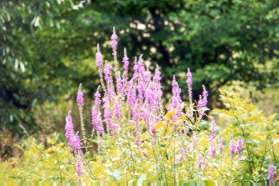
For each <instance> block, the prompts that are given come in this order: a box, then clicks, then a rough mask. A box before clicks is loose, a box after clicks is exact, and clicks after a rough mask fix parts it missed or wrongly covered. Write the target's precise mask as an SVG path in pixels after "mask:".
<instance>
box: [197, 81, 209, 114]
mask: <svg viewBox="0 0 279 186" xmlns="http://www.w3.org/2000/svg"><path fill="white" fill-rule="evenodd" d="M202 87H203V91H202V94H201V95H200V96H199V100H198V105H197V107H198V113H199V117H200V119H201V118H202V116H203V115H204V112H205V111H206V110H207V103H208V100H207V98H208V92H207V90H206V88H205V86H204V85H203V86H202Z"/></svg>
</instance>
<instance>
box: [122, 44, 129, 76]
mask: <svg viewBox="0 0 279 186" xmlns="http://www.w3.org/2000/svg"><path fill="white" fill-rule="evenodd" d="M122 62H123V68H124V74H125V76H127V75H128V71H129V58H128V56H127V51H126V48H124V57H123V59H122Z"/></svg>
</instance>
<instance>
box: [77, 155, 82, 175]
mask: <svg viewBox="0 0 279 186" xmlns="http://www.w3.org/2000/svg"><path fill="white" fill-rule="evenodd" d="M76 173H77V175H78V177H80V176H82V161H81V159H80V158H78V159H77V162H76Z"/></svg>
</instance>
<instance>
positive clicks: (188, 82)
mask: <svg viewBox="0 0 279 186" xmlns="http://www.w3.org/2000/svg"><path fill="white" fill-rule="evenodd" d="M186 76H187V88H188V97H189V102H190V104H191V103H192V94H193V93H192V85H193V77H192V73H191V71H190V69H189V68H188V69H187V75H186Z"/></svg>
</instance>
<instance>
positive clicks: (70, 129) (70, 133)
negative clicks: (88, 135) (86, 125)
mask: <svg viewBox="0 0 279 186" xmlns="http://www.w3.org/2000/svg"><path fill="white" fill-rule="evenodd" d="M65 120H66V124H65V137H66V139H67V141H68V144H69V146H70V148H71V150H72V151H74V152H78V151H80V149H81V144H80V138H79V136H78V135H76V134H75V132H74V124H73V118H72V114H71V111H69V112H68V115H67V116H66V119H65Z"/></svg>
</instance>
